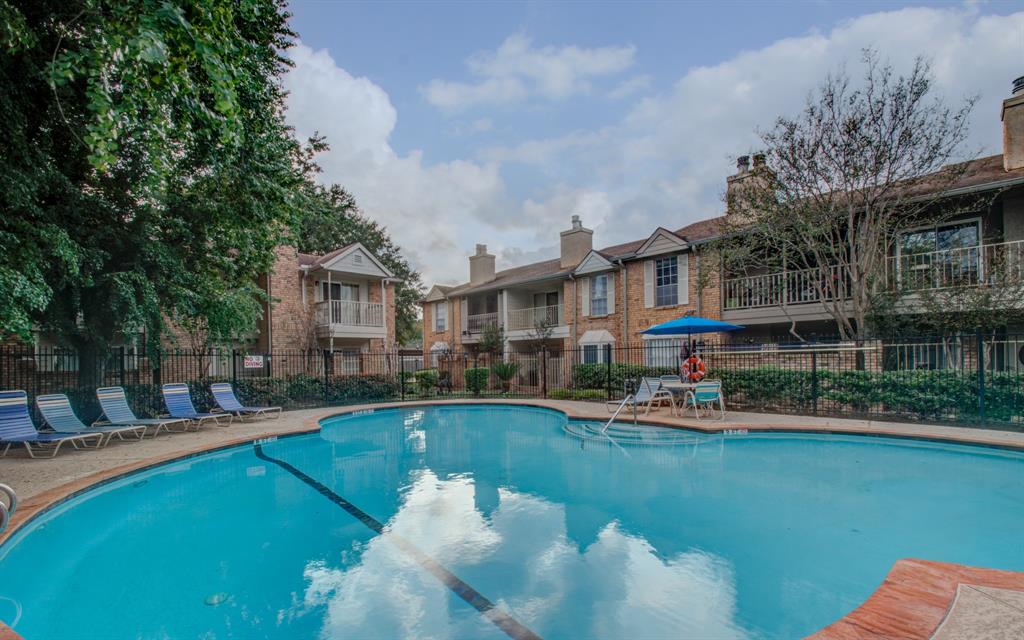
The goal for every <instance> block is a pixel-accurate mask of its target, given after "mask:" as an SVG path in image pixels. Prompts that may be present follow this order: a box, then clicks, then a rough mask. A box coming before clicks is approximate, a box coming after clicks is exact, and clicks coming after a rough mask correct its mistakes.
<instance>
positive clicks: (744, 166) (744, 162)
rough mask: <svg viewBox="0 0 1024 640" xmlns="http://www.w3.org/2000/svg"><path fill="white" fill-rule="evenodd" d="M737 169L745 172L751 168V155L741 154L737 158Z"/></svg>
mask: <svg viewBox="0 0 1024 640" xmlns="http://www.w3.org/2000/svg"><path fill="white" fill-rule="evenodd" d="M736 170H737V171H740V172H743V171H749V170H750V156H740V157H738V158H736Z"/></svg>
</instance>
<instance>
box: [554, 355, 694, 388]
mask: <svg viewBox="0 0 1024 640" xmlns="http://www.w3.org/2000/svg"><path fill="white" fill-rule="evenodd" d="M609 368H610V369H611V388H612V391H615V392H618V391H622V389H623V386H624V385H625V383H626V380H636V379H639V378H642V377H645V376H667V375H673V374H678V373H679V372H678V371H676V369H675V367H646V366H644V365H640V364H626V363H621V362H614V363H612V364H611V365H607V364H577V365H573V367H572V382H573V386H574V387H576V388H577V389H607V387H608V370H609Z"/></svg>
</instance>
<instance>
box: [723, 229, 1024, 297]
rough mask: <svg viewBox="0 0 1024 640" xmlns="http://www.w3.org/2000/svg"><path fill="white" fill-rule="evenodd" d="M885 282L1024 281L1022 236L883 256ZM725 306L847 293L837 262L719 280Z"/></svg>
mask: <svg viewBox="0 0 1024 640" xmlns="http://www.w3.org/2000/svg"><path fill="white" fill-rule="evenodd" d="M883 275H884V282H885V286H886V287H888V288H889V290H891V291H905V292H907V293H911V292H913V291H921V290H924V289H942V288H949V287H958V286H979V285H990V286H999V285H1005V284H1021V283H1024V240H1016V241H1012V242H1000V243H991V244H980V245H976V246H971V247H961V248H955V249H944V250H941V251H929V252H918V253H898V254H896V255H893V256H889V257H888V258H886V260H885V273H884V274H883ZM722 292H723V299H722V305H723V310H725V311H739V310H745V309H758V308H768V307H784V306H785V307H788V306H794V305H807V304H814V303H823V302H829V301H832V300H835V299H837V298H839V299H842V298H845V297H846V295H847V293H848V286H847V282H846V280H845V277H844V275H843V270H842V269H840V268H839V267H835V266H832V267H826V268H821V269H801V270H796V271H779V272H775V273H766V274H759V275H753V276H742V277H737V278H727V279H725V280H724V281H723V282H722Z"/></svg>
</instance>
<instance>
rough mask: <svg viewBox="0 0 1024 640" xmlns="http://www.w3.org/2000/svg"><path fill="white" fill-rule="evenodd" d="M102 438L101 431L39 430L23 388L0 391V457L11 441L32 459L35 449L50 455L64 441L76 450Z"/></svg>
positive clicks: (57, 449)
mask: <svg viewBox="0 0 1024 640" xmlns="http://www.w3.org/2000/svg"><path fill="white" fill-rule="evenodd" d="M103 438H104V434H102V433H56V432H49V431H45V432H43V431H39V430H38V429H36V426H35V425H34V424H32V415H31V414H29V412H28V395H27V394H26V393H25V392H24V391H0V444H3V445H4V448H3V453H0V456H6V455H7V452H8V451H10V449H11V445H12V444H18V443H21V444H23V445H25V449H26V451H28V455H29V457H30V458H35V457H36V453H37V452H49V454H50V455H48V456H46V457H47V458H52V457H54V456H56V455H57V452H58V451H60V447H61V445H63V444H64V443H65V442H70V443H71V445H72V446H73V447H74V448H76V449H78V448H79V447H90V446H91V447H92V448H96V447H98V446H99V445H100V443H101V442H102V441H103Z"/></svg>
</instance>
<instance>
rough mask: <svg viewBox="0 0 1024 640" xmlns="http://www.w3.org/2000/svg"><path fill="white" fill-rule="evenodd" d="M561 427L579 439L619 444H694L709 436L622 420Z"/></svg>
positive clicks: (568, 424)
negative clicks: (623, 421) (633, 423)
mask: <svg viewBox="0 0 1024 640" xmlns="http://www.w3.org/2000/svg"><path fill="white" fill-rule="evenodd" d="M562 429H563V430H564V431H565V432H566V433H567V434H568V435H570V436H573V437H574V438H579V439H581V440H593V441H601V442H607V441H608V440H611V441H612V442H614V443H616V444H620V445H624V444H625V445H640V446H664V445H696V444H701V443H704V442H708V441H709V440H710V439H711V437H710V436H707V435H704V434H696V433H693V432H691V431H682V430H680V429H669V428H666V427H651V426H646V425H632V424H627V423H622V422H616V423H612V424H601V423H598V422H585V421H575V420H570V421H569V422H567V423H566V424H565V425H564V426H563V427H562Z"/></svg>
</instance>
